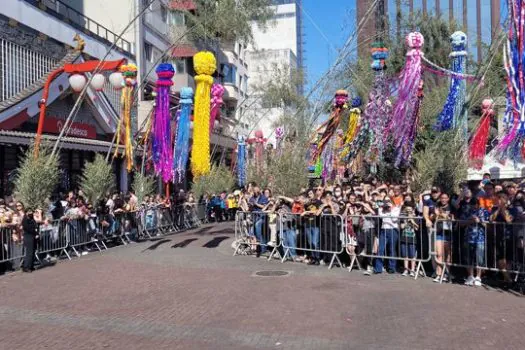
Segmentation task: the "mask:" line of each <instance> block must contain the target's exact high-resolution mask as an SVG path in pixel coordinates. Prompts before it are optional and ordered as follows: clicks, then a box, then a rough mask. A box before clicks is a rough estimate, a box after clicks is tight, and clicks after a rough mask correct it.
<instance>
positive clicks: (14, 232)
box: [0, 224, 24, 262]
mask: <svg viewBox="0 0 525 350" xmlns="http://www.w3.org/2000/svg"><path fill="white" fill-rule="evenodd" d="M0 243H1V244H2V247H1V249H2V251H1V255H0V262H8V261H16V260H19V261H21V260H22V259H23V258H24V247H23V244H22V232H21V231H20V230H19V228H18V226H16V225H10V224H1V225H0Z"/></svg>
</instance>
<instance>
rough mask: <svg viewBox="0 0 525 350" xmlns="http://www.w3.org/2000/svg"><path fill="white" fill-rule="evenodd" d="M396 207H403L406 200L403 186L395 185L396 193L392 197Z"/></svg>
mask: <svg viewBox="0 0 525 350" xmlns="http://www.w3.org/2000/svg"><path fill="white" fill-rule="evenodd" d="M390 199H391V200H392V203H393V204H394V206H395V207H401V206H402V205H403V202H404V201H405V197H404V196H403V194H402V193H401V186H399V185H396V186H394V195H393V196H392V197H391V198H390Z"/></svg>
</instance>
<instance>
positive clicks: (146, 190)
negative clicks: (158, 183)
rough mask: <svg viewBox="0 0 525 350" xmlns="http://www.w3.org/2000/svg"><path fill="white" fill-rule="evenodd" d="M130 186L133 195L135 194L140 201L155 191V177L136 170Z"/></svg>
mask: <svg viewBox="0 0 525 350" xmlns="http://www.w3.org/2000/svg"><path fill="white" fill-rule="evenodd" d="M131 188H132V189H133V192H134V193H135V196H137V200H138V202H139V203H142V202H143V200H144V197H146V196H150V195H152V194H154V193H155V178H153V176H148V175H145V174H142V173H139V172H136V173H135V177H134V178H133V183H132V184H131Z"/></svg>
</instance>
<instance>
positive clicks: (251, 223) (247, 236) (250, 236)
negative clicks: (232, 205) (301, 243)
mask: <svg viewBox="0 0 525 350" xmlns="http://www.w3.org/2000/svg"><path fill="white" fill-rule="evenodd" d="M279 221H280V216H279V214H277V213H265V212H237V213H236V216H235V242H234V244H235V245H236V247H234V252H233V255H234V256H235V255H238V254H239V253H242V254H253V253H258V254H265V252H266V251H267V250H270V249H271V252H270V254H269V256H268V260H270V259H272V258H273V257H274V256H275V257H277V256H279V248H280V247H281V244H282V242H281V240H280V236H279Z"/></svg>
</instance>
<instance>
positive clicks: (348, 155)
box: [341, 96, 370, 164]
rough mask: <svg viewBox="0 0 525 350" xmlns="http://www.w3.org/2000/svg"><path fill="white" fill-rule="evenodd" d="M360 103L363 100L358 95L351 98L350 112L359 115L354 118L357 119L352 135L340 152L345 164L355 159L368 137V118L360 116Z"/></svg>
mask: <svg viewBox="0 0 525 350" xmlns="http://www.w3.org/2000/svg"><path fill="white" fill-rule="evenodd" d="M362 103H363V101H362V100H361V98H360V97H359V96H356V97H354V98H353V99H352V109H351V110H350V114H351V115H352V114H354V115H357V116H359V117H357V118H356V119H357V120H358V124H357V127H356V130H355V134H354V136H353V137H352V139H351V140H350V142H349V143H346V144H345V145H344V147H343V150H342V152H341V156H342V157H343V159H344V162H345V163H346V164H351V163H352V162H353V161H354V160H355V158H356V157H357V155H358V154H359V151H361V149H362V148H363V146H364V145H365V143H366V142H367V140H368V139H369V137H370V128H369V125H368V120H366V119H364V118H363V117H362V116H361V108H359V107H360V106H361V104H362Z"/></svg>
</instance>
